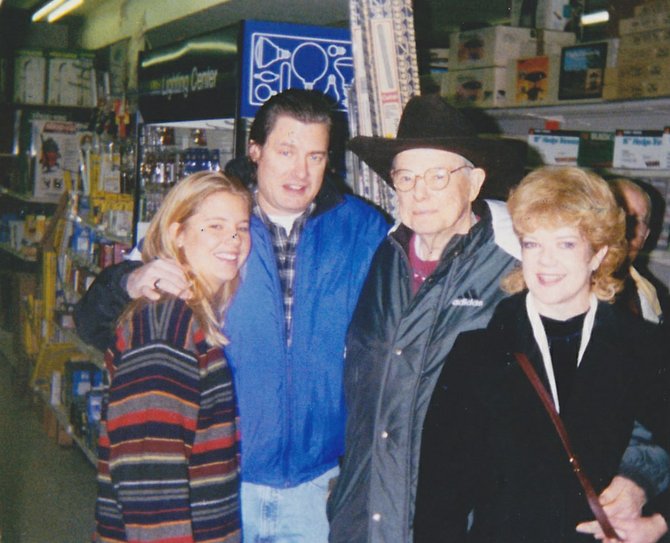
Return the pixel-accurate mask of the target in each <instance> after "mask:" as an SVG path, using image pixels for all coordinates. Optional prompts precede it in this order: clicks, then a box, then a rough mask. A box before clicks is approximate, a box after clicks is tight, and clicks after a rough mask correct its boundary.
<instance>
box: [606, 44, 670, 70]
mask: <svg viewBox="0 0 670 543" xmlns="http://www.w3.org/2000/svg"><path fill="white" fill-rule="evenodd" d="M655 60H665V61H666V62H668V61H669V60H670V41H668V42H665V43H659V44H656V45H648V46H646V47H629V48H623V47H622V48H621V49H619V59H618V62H617V65H619V66H622V65H624V64H632V63H636V62H646V61H649V62H653V61H655Z"/></svg>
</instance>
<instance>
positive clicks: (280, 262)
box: [253, 193, 316, 345]
mask: <svg viewBox="0 0 670 543" xmlns="http://www.w3.org/2000/svg"><path fill="white" fill-rule="evenodd" d="M314 209H316V204H315V203H314V202H312V203H311V204H310V206H309V207H308V208H307V209H306V210H305V212H304V213H303V214H302V215H300V216H299V217H298V218H297V219H296V220H295V222H294V223H293V228H291V231H290V232H288V233H287V232H286V230H285V229H284V227H283V226H280V225H278V224H275V223H273V222H272V221H271V220H270V218H269V217H268V215H267V214H266V213H265V211H263V210H262V209H261V206H260V205H259V204H258V196H257V193H256V194H254V207H253V213H254V215H256V216H257V217H258V218H259V219H260V220H261V221H263V224H265V226H266V227H267V229H268V231H269V232H270V237H271V238H272V247H273V249H274V253H275V258H276V261H277V271H278V272H279V279H280V282H281V287H282V295H283V300H284V322H285V325H286V342H287V344H288V345H290V344H291V330H292V322H293V283H294V282H295V260H296V250H297V247H298V241H299V240H300V235H301V234H302V230H303V228H304V226H305V223H306V222H307V219H308V218H309V216H310V215H311V214H312V213H313V212H314Z"/></svg>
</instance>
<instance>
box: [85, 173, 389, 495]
mask: <svg viewBox="0 0 670 543" xmlns="http://www.w3.org/2000/svg"><path fill="white" fill-rule="evenodd" d="M315 203H316V208H315V210H314V212H313V213H312V214H311V215H310V217H309V218H308V219H307V221H306V222H305V225H304V229H303V231H302V234H301V236H300V240H299V242H298V247H297V255H296V277H295V283H294V289H295V293H294V306H293V341H292V344H291V346H290V347H287V344H286V330H285V323H284V308H283V305H282V304H283V294H282V290H281V286H280V282H279V272H278V270H277V264H276V257H275V254H274V250H273V248H272V240H271V237H270V232H269V231H268V230H267V228H266V226H265V225H264V224H263V222H262V221H261V220H260V219H258V218H257V217H255V216H254V217H252V219H251V240H252V243H251V253H250V254H249V258H248V260H247V262H246V264H245V266H244V268H243V270H242V281H241V285H240V288H239V289H238V291H237V293H236V295H235V298H234V299H233V301H232V303H231V306H230V307H229V309H228V311H227V314H226V330H225V332H226V334H227V337H228V338H229V339H230V340H231V343H230V345H229V346H228V347H227V348H226V356H227V358H228V362H229V364H230V365H231V367H232V369H233V375H234V380H235V388H236V393H237V400H238V404H239V412H240V427H241V440H242V441H241V462H242V480H243V481H245V482H250V483H256V484H263V485H267V486H273V487H291V486H295V485H298V484H300V483H303V482H306V481H309V480H311V479H314V478H316V477H317V476H319V475H321V474H323V473H325V472H326V471H328V470H329V469H330V468H332V467H334V466H335V465H336V464H337V462H338V457H339V456H341V455H342V454H343V453H344V422H345V420H344V419H345V408H344V400H343V393H342V374H343V366H344V338H345V334H346V331H347V327H348V325H349V321H350V320H351V316H352V314H353V311H354V308H355V306H356V302H357V301H358V294H359V292H360V290H361V288H362V285H363V282H364V280H365V277H366V276H367V273H368V268H369V267H370V262H371V261H372V257H373V255H374V253H375V251H376V250H377V247H378V246H379V244H380V243H381V241H382V240H383V239H384V238H385V237H386V234H387V232H388V229H389V224H388V223H387V222H386V220H385V219H384V217H383V216H382V214H381V213H379V212H378V211H376V210H375V209H374V208H373V207H372V206H370V205H368V204H366V203H364V202H363V200H361V199H359V198H357V197H354V196H349V195H343V194H341V193H340V192H339V191H338V190H337V189H336V188H335V186H334V183H333V182H331V181H330V180H329V179H328V177H327V178H326V180H325V181H324V184H323V186H322V188H321V191H320V192H319V194H318V195H317V197H316V200H315ZM138 255H139V253H138ZM141 264H142V263H141V262H133V261H126V262H123V263H121V264H117V265H115V266H111V267H109V268H106V269H105V270H103V272H102V273H101V274H100V275H99V276H98V277H97V278H96V280H95V281H94V283H93V285H91V288H90V289H89V290H88V291H87V293H86V295H85V296H84V297H83V298H82V299H81V300H80V301H79V303H78V304H77V307H76V308H75V320H76V323H77V332H78V334H79V335H80V336H81V337H82V339H84V341H87V342H88V343H92V344H94V345H95V346H97V347H98V348H100V349H103V350H104V349H106V347H107V346H108V345H109V342H110V341H111V339H112V337H113V330H114V323H115V322H116V320H117V318H118V316H119V315H120V314H121V312H122V311H123V309H124V308H125V306H126V305H127V304H128V302H129V301H130V298H129V297H128V295H127V294H126V292H125V289H124V288H123V286H122V278H123V277H124V276H126V275H127V274H128V273H130V272H131V271H132V270H133V269H135V268H136V267H138V266H140V265H141Z"/></svg>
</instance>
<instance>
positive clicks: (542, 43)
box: [536, 29, 577, 55]
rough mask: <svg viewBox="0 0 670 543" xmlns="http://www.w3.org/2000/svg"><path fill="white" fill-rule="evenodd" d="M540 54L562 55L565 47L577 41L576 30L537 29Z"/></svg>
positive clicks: (538, 51) (538, 52)
mask: <svg viewBox="0 0 670 543" xmlns="http://www.w3.org/2000/svg"><path fill="white" fill-rule="evenodd" d="M536 39H537V54H538V55H560V54H561V50H562V49H563V47H569V46H570V45H575V43H577V36H576V35H575V33H574V32H562V31H560V30H546V29H538V30H537V31H536Z"/></svg>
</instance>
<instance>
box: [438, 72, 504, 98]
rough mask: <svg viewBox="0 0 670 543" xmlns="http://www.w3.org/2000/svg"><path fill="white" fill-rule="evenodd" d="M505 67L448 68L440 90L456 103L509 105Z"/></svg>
mask: <svg viewBox="0 0 670 543" xmlns="http://www.w3.org/2000/svg"><path fill="white" fill-rule="evenodd" d="M507 86H508V77H507V69H506V68H504V67H500V66H489V67H486V68H472V69H468V70H450V71H449V72H447V73H446V74H445V75H444V77H443V79H442V88H441V89H440V92H441V94H442V95H443V96H446V97H447V98H448V99H449V100H451V101H453V102H454V103H455V104H457V105H470V106H479V107H501V106H506V105H509V100H508V97H507Z"/></svg>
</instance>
